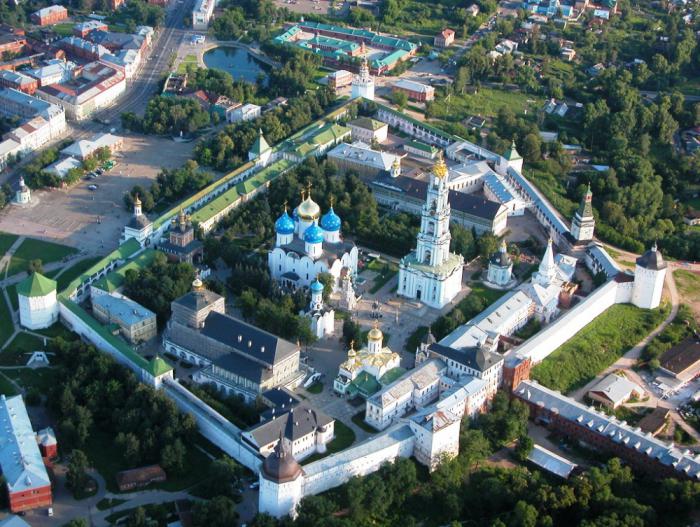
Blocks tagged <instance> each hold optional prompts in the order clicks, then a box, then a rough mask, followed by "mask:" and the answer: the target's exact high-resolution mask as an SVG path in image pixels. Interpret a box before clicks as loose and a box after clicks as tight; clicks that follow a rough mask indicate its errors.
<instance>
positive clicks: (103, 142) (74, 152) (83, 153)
mask: <svg viewBox="0 0 700 527" xmlns="http://www.w3.org/2000/svg"><path fill="white" fill-rule="evenodd" d="M123 143H124V138H123V137H120V136H117V135H112V134H95V135H93V136H92V138H90V139H80V140H79V141H76V142H75V143H73V144H71V145H69V146H67V147H66V148H64V149H63V150H61V153H62V154H63V155H65V156H72V157H75V158H76V159H80V160H81V161H82V160H85V159H87V158H89V157H90V156H92V155H93V154H94V153H95V152H96V151H97V150H98V149H100V148H109V151H110V152H111V153H114V152H116V151H117V150H119V149H120V148H121V146H122V144H123Z"/></svg>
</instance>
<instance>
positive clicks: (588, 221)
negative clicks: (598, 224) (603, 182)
mask: <svg viewBox="0 0 700 527" xmlns="http://www.w3.org/2000/svg"><path fill="white" fill-rule="evenodd" d="M592 201H593V193H592V192H591V185H590V183H589V184H588V189H587V190H586V193H585V194H584V196H583V198H582V199H581V205H579V208H578V210H577V211H576V213H575V214H574V219H573V221H572V222H571V236H573V238H574V241H575V242H576V243H587V242H589V241H591V240H592V239H593V231H594V229H595V218H593V203H592Z"/></svg>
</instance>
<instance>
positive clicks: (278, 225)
mask: <svg viewBox="0 0 700 527" xmlns="http://www.w3.org/2000/svg"><path fill="white" fill-rule="evenodd" d="M294 229H295V225H294V220H292V218H290V217H289V214H287V203H286V202H285V204H284V212H283V213H282V215H281V216H280V217H279V218H277V221H276V222H275V233H276V237H277V239H276V240H275V246H276V247H282V246H283V245H288V244H290V243H292V240H293V239H294Z"/></svg>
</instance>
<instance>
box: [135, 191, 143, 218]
mask: <svg viewBox="0 0 700 527" xmlns="http://www.w3.org/2000/svg"><path fill="white" fill-rule="evenodd" d="M140 216H143V210H142V209H141V198H139V195H138V194H136V197H135V198H134V218H138V217H140Z"/></svg>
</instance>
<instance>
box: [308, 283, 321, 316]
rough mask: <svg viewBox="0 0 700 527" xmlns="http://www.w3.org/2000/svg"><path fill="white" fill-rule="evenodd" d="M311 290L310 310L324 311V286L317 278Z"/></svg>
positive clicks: (310, 287)
mask: <svg viewBox="0 0 700 527" xmlns="http://www.w3.org/2000/svg"><path fill="white" fill-rule="evenodd" d="M309 289H311V303H310V304H309V309H310V310H311V311H314V310H320V309H323V284H322V283H321V282H319V280H318V278H316V280H314V281H313V282H311V285H310V286H309Z"/></svg>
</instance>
